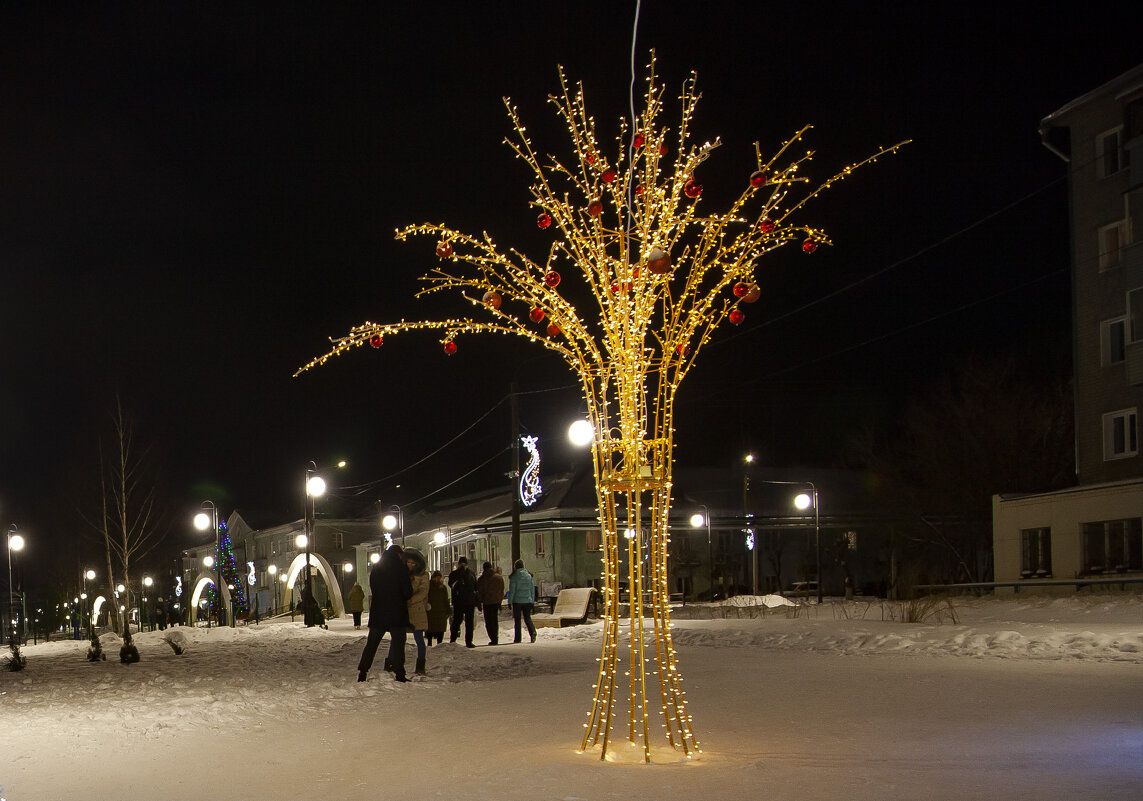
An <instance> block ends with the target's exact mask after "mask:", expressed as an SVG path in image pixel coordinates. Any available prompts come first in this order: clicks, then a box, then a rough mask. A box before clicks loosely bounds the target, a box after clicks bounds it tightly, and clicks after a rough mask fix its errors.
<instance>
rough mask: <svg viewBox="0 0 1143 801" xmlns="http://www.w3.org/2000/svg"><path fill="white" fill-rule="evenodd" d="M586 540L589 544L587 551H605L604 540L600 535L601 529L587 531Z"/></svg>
mask: <svg viewBox="0 0 1143 801" xmlns="http://www.w3.org/2000/svg"><path fill="white" fill-rule="evenodd" d="M584 539H585V540H586V542H587V550H588V551H589V552H594V551H601V550H603V542H602V538H601V537H600V535H599V529H597V528H593V529H589V530H588V531H587V535H586V536H585V538H584Z"/></svg>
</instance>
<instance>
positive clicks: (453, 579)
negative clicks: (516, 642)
mask: <svg viewBox="0 0 1143 801" xmlns="http://www.w3.org/2000/svg"><path fill="white" fill-rule="evenodd" d="M448 586H449V587H450V588H451V589H452V625H451V626H450V627H449V628H450V631H449V639H448V641H449V642H456V638H457V637H458V636H459V635H460V621H461V619H463V620H464V644H465V647H467V648H475V647H476V645H475V644H474V643H473V642H472V625H473V622H474V618H475V614H476V576H474V575H472V571H471V570H469V569H468V559H466V558H465V557H463V556H462V557H460V559H458V560H457V561H456V568H454V569H453V571H452V572H451V573H449V574H448Z"/></svg>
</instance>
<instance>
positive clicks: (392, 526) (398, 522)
mask: <svg viewBox="0 0 1143 801" xmlns="http://www.w3.org/2000/svg"><path fill="white" fill-rule="evenodd" d="M381 528H383V529H385V531H387V532H388V533H389V535H390V537H392V535H393V532H394V531H397V532H398V533H399V534H400V536H401V547H402V548H404V547H405V513H404V512H403V511H402V510H401V507H400V506H398V505H397V504H393V505H392V506H390V507H389V511H387V512H385V514H384V515H382V517H381Z"/></svg>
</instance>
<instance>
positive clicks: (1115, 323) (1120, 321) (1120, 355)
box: [1099, 317, 1127, 367]
mask: <svg viewBox="0 0 1143 801" xmlns="http://www.w3.org/2000/svg"><path fill="white" fill-rule="evenodd" d="M1099 345H1100V355H1101V358H1102V362H1103V366H1104V367H1106V366H1108V365H1110V364H1119V363H1120V362H1122V361H1123V360H1124V358H1126V355H1127V318H1126V317H1116V318H1115V319H1113V320H1104V321H1103V322H1102V323H1100V324H1099Z"/></svg>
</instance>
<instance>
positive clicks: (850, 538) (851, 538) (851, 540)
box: [842, 531, 857, 551]
mask: <svg viewBox="0 0 1143 801" xmlns="http://www.w3.org/2000/svg"><path fill="white" fill-rule="evenodd" d="M842 540H843V542H845V549H846V550H847V551H856V550H857V532H856V531H847V532H845V534H843V535H842Z"/></svg>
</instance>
